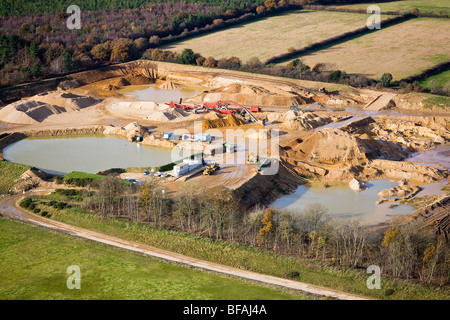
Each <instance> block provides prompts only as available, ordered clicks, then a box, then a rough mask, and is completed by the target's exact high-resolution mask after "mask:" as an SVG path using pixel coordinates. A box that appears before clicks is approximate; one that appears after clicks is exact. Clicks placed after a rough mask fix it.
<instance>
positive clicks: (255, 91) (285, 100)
mask: <svg viewBox="0 0 450 320" xmlns="http://www.w3.org/2000/svg"><path fill="white" fill-rule="evenodd" d="M305 99H307V98H305V97H303V96H301V95H300V94H298V93H295V92H290V91H285V90H282V89H280V88H277V87H275V86H265V87H262V86H253V85H247V84H241V83H232V84H230V85H227V86H224V87H220V88H217V89H213V90H211V91H209V92H202V93H200V94H198V95H196V96H194V97H192V98H189V99H186V101H190V102H195V103H202V102H204V101H206V102H215V101H218V100H224V101H226V100H231V101H235V102H237V103H242V104H253V105H262V106H286V105H301V104H306V103H307V101H306V100H305ZM308 100H309V99H308Z"/></svg>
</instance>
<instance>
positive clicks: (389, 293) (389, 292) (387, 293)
mask: <svg viewBox="0 0 450 320" xmlns="http://www.w3.org/2000/svg"><path fill="white" fill-rule="evenodd" d="M394 292H395V290H394V289H391V288H390V289H386V290H385V291H384V295H385V296H386V297H389V296H392V295H393V294H394Z"/></svg>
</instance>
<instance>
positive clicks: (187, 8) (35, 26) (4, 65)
mask: <svg viewBox="0 0 450 320" xmlns="http://www.w3.org/2000/svg"><path fill="white" fill-rule="evenodd" d="M20 2H21V1H15V2H11V3H12V4H11V3H10V5H13V6H16V5H17V4H18V3H20ZM41 2H42V5H44V2H43V1H36V2H35V5H38V4H39V3H41ZM91 2H92V3H94V2H93V1H89V0H86V1H85V3H91ZM129 2H133V1H129ZM141 2H142V1H141ZM301 2H302V1H300V0H288V1H285V0H278V1H275V0H265V1H263V0H259V1H246V0H234V1H225V0H217V1H169V2H167V1H164V2H163V1H151V2H146V5H144V6H141V7H139V8H134V7H133V6H132V8H131V9H130V8H129V7H127V6H126V4H127V1H125V0H124V1H115V2H111V1H99V2H97V1H95V3H96V6H94V7H92V8H96V9H95V10H90V8H91V6H86V8H89V9H88V10H86V9H84V7H83V6H82V5H83V3H84V2H83V3H81V4H79V5H80V6H81V7H82V8H81V9H82V28H81V29H80V30H69V29H67V26H66V20H67V18H68V17H69V14H67V13H66V12H65V9H66V7H65V6H63V7H61V6H62V3H65V2H61V3H59V2H58V3H57V4H55V5H53V4H52V7H54V8H58V10H60V11H58V12H54V10H49V11H39V12H38V13H33V14H28V15H25V16H19V17H18V16H15V15H14V14H13V13H14V11H11V12H12V13H11V15H10V16H4V17H0V26H1V27H0V35H1V37H2V39H1V41H2V42H1V46H0V75H1V80H2V81H1V83H0V85H2V86H9V85H15V84H19V83H23V82H27V81H30V80H37V79H40V78H41V77H50V76H55V75H60V74H64V73H68V72H72V71H79V70H86V69H89V68H91V67H92V66H94V65H97V64H99V63H100V64H102V63H110V62H123V61H128V60H131V59H137V58H139V57H140V55H141V54H142V52H143V51H144V50H145V49H147V48H149V47H157V46H159V45H161V44H163V43H167V42H170V41H174V40H178V39H182V38H184V37H188V36H192V35H198V34H201V33H205V32H210V31H211V30H218V29H220V28H225V27H228V26H230V25H233V24H236V23H242V22H244V21H250V20H251V19H255V18H256V17H260V16H264V15H268V14H273V13H276V12H279V10H289V9H292V8H294V7H296V8H298V5H299V3H301ZM8 3H9V2H2V4H1V5H4V6H8ZM45 3H46V4H47V5H48V2H45ZM133 3H135V4H136V5H137V4H138V3H139V1H135V2H133ZM107 4H108V5H110V6H115V5H117V6H118V7H117V8H118V9H116V10H106V9H105V8H107V7H103V5H105V6H106V5H107ZM17 7H18V8H22V7H23V8H24V10H25V8H27V6H22V7H20V6H17ZM114 8H116V7H114ZM125 8H127V9H125ZM27 10H28V9H27ZM36 10H38V9H36ZM39 10H41V9H39ZM105 10H106V11H105ZM48 12H50V13H48ZM96 46H99V47H97V48H95V49H94V47H96ZM32 47H33V48H35V49H36V50H33V51H32V52H30V48H32ZM105 51H106V52H107V54H106V53H105Z"/></svg>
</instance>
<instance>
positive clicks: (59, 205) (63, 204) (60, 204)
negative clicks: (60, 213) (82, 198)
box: [56, 202, 67, 210]
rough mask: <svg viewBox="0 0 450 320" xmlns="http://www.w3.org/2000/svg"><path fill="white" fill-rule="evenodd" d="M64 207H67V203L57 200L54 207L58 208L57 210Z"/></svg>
mask: <svg viewBox="0 0 450 320" xmlns="http://www.w3.org/2000/svg"><path fill="white" fill-rule="evenodd" d="M65 207H67V203H65V202H58V203H57V204H56V209H58V210H62V209H64V208H65Z"/></svg>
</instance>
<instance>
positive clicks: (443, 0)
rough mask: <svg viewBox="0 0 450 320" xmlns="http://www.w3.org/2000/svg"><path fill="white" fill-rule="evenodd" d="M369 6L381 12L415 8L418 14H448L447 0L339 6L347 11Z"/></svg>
mask: <svg viewBox="0 0 450 320" xmlns="http://www.w3.org/2000/svg"><path fill="white" fill-rule="evenodd" d="M370 5H377V6H379V7H380V9H381V12H383V11H400V12H403V13H405V12H410V11H411V10H412V9H414V8H417V9H419V11H420V12H423V13H429V12H434V13H438V14H441V13H442V14H450V2H449V1H448V0H405V1H391V2H382V3H360V4H349V5H343V6H339V7H342V8H349V9H362V10H366V9H367V7H369V6H370Z"/></svg>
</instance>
